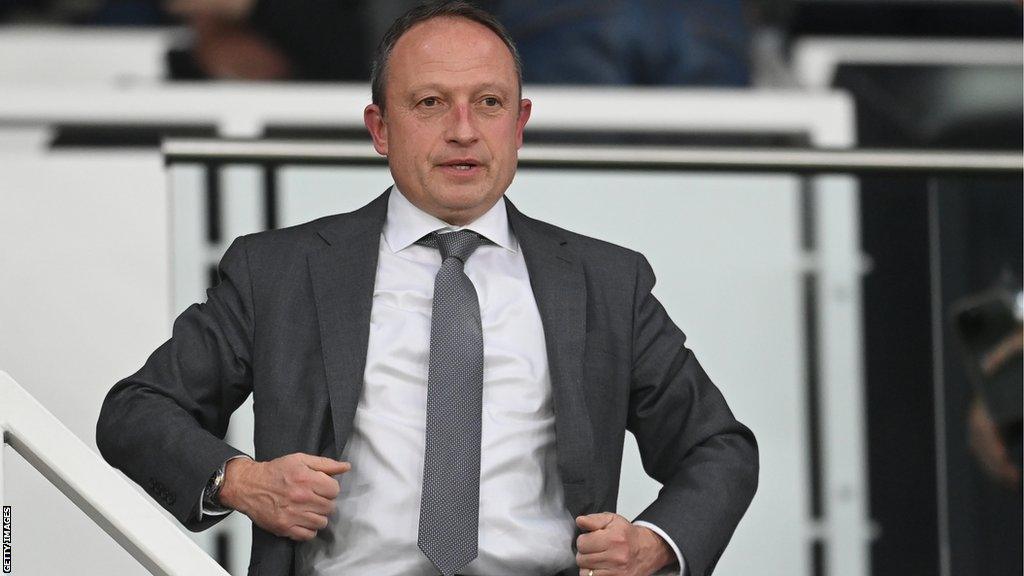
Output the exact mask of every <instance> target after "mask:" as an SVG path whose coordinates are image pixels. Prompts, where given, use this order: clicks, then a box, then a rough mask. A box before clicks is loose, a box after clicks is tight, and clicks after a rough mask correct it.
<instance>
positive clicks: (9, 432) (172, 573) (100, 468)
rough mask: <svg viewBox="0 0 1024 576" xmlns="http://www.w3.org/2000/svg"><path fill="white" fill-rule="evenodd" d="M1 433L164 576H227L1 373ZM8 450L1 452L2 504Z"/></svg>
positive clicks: (97, 456)
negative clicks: (4, 455)
mask: <svg viewBox="0 0 1024 576" xmlns="http://www.w3.org/2000/svg"><path fill="white" fill-rule="evenodd" d="M0 430H2V432H3V439H4V444H7V445H10V446H11V448H13V449H14V450H15V451H16V452H17V453H18V454H20V455H21V456H22V457H23V458H24V459H25V460H26V461H27V462H28V463H29V464H31V465H32V467H33V468H35V469H36V470H38V471H39V472H40V474H42V475H43V476H44V477H45V478H46V479H47V480H49V481H50V482H51V483H52V484H53V485H54V486H56V487H57V489H58V490H60V491H61V492H63V493H64V495H65V496H67V497H68V499H70V500H71V502H73V503H74V504H75V506H77V507H78V508H79V509H81V510H82V511H83V512H85V514H86V515H87V516H88V517H89V518H90V519H91V520H92V521H93V522H95V523H96V525H97V526H99V527H100V528H102V529H103V530H104V531H105V532H106V533H107V534H109V535H110V537H111V538H113V539H114V540H115V541H116V542H117V543H118V544H119V545H120V546H121V547H122V548H124V549H125V550H127V551H128V553H129V554H131V555H132V556H133V557H134V558H135V559H136V560H138V561H139V563H140V564H142V565H143V566H145V567H146V569H148V570H149V571H150V572H151V573H152V574H156V575H158V576H227V572H225V571H224V570H223V569H222V568H221V567H220V566H218V565H217V563H216V562H214V561H213V559H212V558H210V557H209V556H208V555H207V554H206V552H204V551H203V549H202V548H200V547H199V546H198V545H196V544H195V543H194V542H192V540H190V539H189V538H188V536H186V535H185V533H183V532H182V531H181V529H179V528H178V527H177V526H176V525H175V524H174V523H173V522H171V521H170V520H168V519H167V518H165V517H164V516H163V515H161V514H160V512H159V511H158V509H157V508H156V507H155V506H154V505H153V503H151V502H149V501H147V500H146V499H145V498H144V497H143V496H142V494H140V493H139V492H138V491H136V489H135V488H134V487H132V485H131V484H130V483H129V482H128V481H127V480H125V479H124V478H123V477H122V476H121V475H119V474H118V473H117V472H116V471H115V470H114V469H113V468H111V467H110V466H109V465H108V464H107V463H106V462H104V461H103V459H102V458H100V457H99V455H97V454H96V453H95V452H93V451H92V450H90V449H89V447H88V446H86V444H85V443H84V442H82V441H81V440H80V439H79V438H78V437H77V436H75V435H74V433H72V432H71V430H69V429H68V428H67V427H66V426H64V425H63V424H61V423H60V421H59V420H57V418H56V417H55V416H54V415H53V414H51V413H50V412H49V411H48V410H47V409H46V408H44V407H43V405H42V404H40V403H39V402H38V401H36V399H35V398H33V397H32V396H31V395H29V393H28V392H26V391H25V389H23V388H22V387H21V386H19V385H18V383H17V382H15V381H14V379H13V378H11V377H10V376H9V375H8V374H7V373H6V372H3V371H0ZM3 502H4V492H3V450H0V504H2V503H3Z"/></svg>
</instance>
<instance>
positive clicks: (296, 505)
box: [218, 452, 352, 540]
mask: <svg viewBox="0 0 1024 576" xmlns="http://www.w3.org/2000/svg"><path fill="white" fill-rule="evenodd" d="M351 469H352V465H351V464H350V463H348V462H340V461H338V460H332V459H331V458H325V457H323V456H312V455H310V454H302V453H298V452H297V453H295V454H288V455H287V456H281V457H280V458H276V459H274V460H271V461H269V462H256V461H255V460H250V459H248V458H236V459H234V460H231V461H230V462H228V464H227V468H225V470H224V486H223V487H222V488H221V490H220V494H219V497H218V499H219V500H220V502H221V504H223V505H225V506H227V507H229V508H232V509H234V510H238V511H239V512H241V513H243V514H245V515H246V516H248V517H249V518H251V519H252V521H253V522H255V523H256V525H257V526H259V527H260V528H263V529H264V530H266V531H268V532H271V533H273V534H276V535H278V536H286V537H288V538H291V539H293V540H312V539H313V538H314V537H315V536H316V532H317V530H321V529H323V528H326V527H327V517H328V516H329V515H330V514H331V512H332V511H333V510H334V498H335V497H337V496H338V492H339V491H340V490H341V486H340V484H339V481H338V480H336V479H334V478H332V476H337V475H339V474H344V473H345V472H348V471H349V470H351Z"/></svg>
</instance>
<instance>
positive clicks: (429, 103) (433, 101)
mask: <svg viewBox="0 0 1024 576" xmlns="http://www.w3.org/2000/svg"><path fill="white" fill-rule="evenodd" d="M420 104H422V105H424V106H426V107H427V108H433V107H434V106H437V98H434V97H433V96H431V97H428V98H424V99H423V100H420Z"/></svg>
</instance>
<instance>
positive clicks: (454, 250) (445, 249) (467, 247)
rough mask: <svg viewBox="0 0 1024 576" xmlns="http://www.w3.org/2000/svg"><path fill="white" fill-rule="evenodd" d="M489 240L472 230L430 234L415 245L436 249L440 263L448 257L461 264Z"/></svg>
mask: <svg viewBox="0 0 1024 576" xmlns="http://www.w3.org/2000/svg"><path fill="white" fill-rule="evenodd" d="M488 242H489V240H487V238H484V237H483V236H481V235H479V234H477V233H476V232H473V231H472V230H457V231H455V232H448V233H445V234H438V233H437V232H431V233H430V234H427V235H426V236H424V237H423V238H421V239H420V240H418V241H417V242H416V243H417V244H422V245H423V246H430V247H431V248H437V249H438V250H439V251H440V252H441V261H442V262H443V261H445V260H447V259H448V258H449V257H454V258H458V259H459V260H460V261H462V263H463V264H465V263H466V260H468V259H469V257H470V256H471V255H472V254H473V251H474V250H476V249H477V248H478V247H479V246H481V245H483V244H486V243H488Z"/></svg>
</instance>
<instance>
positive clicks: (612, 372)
mask: <svg viewBox="0 0 1024 576" xmlns="http://www.w3.org/2000/svg"><path fill="white" fill-rule="evenodd" d="M505 201H506V202H508V200H507V199H506V200H505ZM507 208H508V218H509V222H510V223H511V225H512V228H513V230H514V232H515V234H516V236H517V238H518V239H519V243H520V246H521V247H522V250H523V255H524V257H525V259H526V264H527V269H528V270H529V273H530V283H531V284H532V286H533V292H534V295H535V297H536V300H537V306H538V308H539V309H540V315H541V319H542V322H543V325H544V337H545V341H546V344H547V352H548V361H549V368H550V372H551V386H552V395H553V403H554V411H555V428H556V444H557V452H558V470H559V473H560V475H561V481H562V484H563V486H564V488H565V502H566V507H567V508H568V510H569V512H570V513H571V514H572V515H573V516H576V515H579V514H589V513H594V512H599V511H614V510H615V506H616V500H617V497H618V488H619V472H620V466H621V461H622V445H623V438H624V435H625V431H626V430H627V429H628V430H630V431H632V432H633V434H634V435H635V436H636V439H637V442H638V444H639V446H640V455H641V457H642V460H643V465H644V470H645V471H646V472H647V473H648V474H649V475H650V476H651V477H653V478H655V479H656V480H658V481H659V482H661V483H662V484H664V487H663V488H662V489H661V491H660V493H659V495H658V498H657V499H656V500H655V501H654V502H653V503H652V504H651V505H650V506H649V507H648V508H647V509H646V510H644V512H643V513H641V514H640V516H639V517H638V518H637V519H641V520H646V521H649V522H651V523H653V524H655V525H657V526H659V527H660V528H662V529H663V530H665V532H667V533H668V534H669V536H671V537H672V539H673V540H674V541H675V543H676V544H677V545H678V546H679V548H680V550H681V551H682V553H683V555H684V557H685V559H686V562H687V566H688V569H689V571H690V574H692V575H694V576H705V575H707V574H710V573H711V571H712V570H713V569H714V566H715V563H716V562H717V561H718V558H719V556H720V555H721V554H722V550H724V548H725V546H726V544H727V543H728V541H729V538H730V537H731V536H732V533H733V530H734V529H735V528H736V525H737V523H738V522H739V520H740V518H741V517H742V515H743V513H744V512H745V511H746V509H747V506H748V505H749V503H750V500H751V498H752V497H753V495H754V491H755V490H756V487H757V475H758V454H757V444H756V442H755V440H754V436H753V434H752V433H751V432H750V430H749V429H747V427H745V426H744V425H743V424H741V423H739V422H738V421H737V420H736V419H735V418H734V417H733V415H732V413H731V412H730V410H729V407H728V406H727V405H726V402H725V400H724V399H723V397H722V395H721V393H720V392H719V390H718V388H716V387H715V385H714V384H712V382H711V380H710V379H708V376H707V375H706V374H705V373H704V370H703V369H702V368H701V366H700V364H698V362H697V359H696V358H694V356H693V354H692V353H691V352H690V350H688V349H687V348H686V347H685V346H684V341H685V336H684V335H683V333H682V332H681V331H680V330H679V329H678V328H677V327H676V326H675V324H673V323H672V321H671V320H670V319H669V317H668V315H666V313H665V310H664V308H663V307H662V306H661V304H660V303H659V302H658V301H657V300H656V299H655V298H654V296H653V295H652V294H651V288H652V287H653V286H654V274H653V272H652V271H651V268H650V265H649V264H648V263H647V260H646V259H645V258H644V257H643V256H642V255H640V254H639V253H637V252H633V251H631V250H627V249H624V248H621V247H618V246H615V245H612V244H608V243H606V242H602V241H599V240H595V239H593V238H588V237H585V236H581V235H579V234H574V233H572V232H568V231H566V230H562V229H560V228H557V227H555V226H551V225H549V224H546V223H544V222H540V221H538V220H534V219H532V218H528V217H526V216H524V215H523V214H522V213H520V212H519V211H518V210H516V208H515V207H514V206H513V205H512V203H511V202H508V204H507ZM386 213H387V193H385V194H384V195H382V196H380V197H378V198H377V199H376V200H374V201H373V202H371V203H370V204H368V205H366V206H364V207H363V208H361V209H359V210H356V211H355V212H351V213H347V214H339V215H335V216H328V217H326V218H321V219H319V220H315V221H313V222H309V223H306V224H302V225H300V226H295V227H292V228H286V229H282V230H275V231H268V232H261V233H258V234H253V235H249V236H243V237H240V238H238V239H237V240H235V241H234V242H233V243H232V244H231V246H230V248H228V250H227V252H226V253H225V254H224V257H223V259H222V261H221V264H220V283H219V284H218V285H217V286H216V287H215V288H211V289H210V290H209V291H208V294H207V296H208V298H207V301H206V303H205V304H195V305H192V306H191V307H189V308H188V309H187V310H185V311H184V312H183V313H182V314H181V315H180V316H179V317H178V318H177V319H176V320H175V322H174V329H173V335H172V337H171V339H170V340H168V341H167V342H165V343H164V344H163V345H162V346H160V347H159V348H158V349H157V350H156V351H155V352H154V353H153V354H152V356H150V357H149V359H148V360H147V361H146V364H145V366H143V367H142V369H140V370H139V371H138V372H136V373H135V374H133V375H132V376H130V377H128V378H126V379H124V380H122V381H120V382H118V383H117V384H116V385H115V386H114V387H113V388H112V389H111V390H110V392H109V393H108V394H107V397H106V399H105V400H104V402H103V408H102V410H101V413H100V417H99V422H98V424H97V429H96V442H97V444H98V445H99V449H100V452H101V453H102V454H103V457H104V458H106V459H107V461H108V462H110V463H111V464H112V465H113V466H115V467H117V468H119V469H121V470H122V471H124V473H125V474H127V475H128V476H129V477H130V478H132V479H133V480H134V481H135V482H137V483H139V484H140V485H142V486H143V487H144V488H146V489H147V490H148V492H149V493H150V494H151V495H152V496H153V497H154V498H155V499H156V500H157V501H159V502H160V503H161V504H162V505H163V506H164V507H165V508H166V509H167V510H169V511H170V512H171V513H172V514H173V515H174V516H175V518H177V519H178V520H179V521H181V522H182V523H183V524H184V525H185V526H187V527H188V528H189V529H191V530H195V531H198V530H203V529H205V528H208V527H209V526H211V525H213V524H214V523H216V522H218V521H220V520H221V519H223V516H207V517H205V518H204V519H203V520H202V521H201V522H200V521H197V512H198V504H199V496H200V494H201V493H202V490H203V488H204V486H205V484H206V481H207V479H208V478H209V477H210V476H211V474H212V473H213V472H214V471H215V470H216V469H217V468H218V467H219V466H220V465H221V463H223V462H224V461H225V460H226V459H227V458H229V457H231V456H234V455H237V454H240V452H239V451H238V450H236V449H234V448H232V447H231V446H229V445H228V444H226V443H225V442H224V441H223V438H224V433H225V431H226V430H227V427H228V418H229V417H230V416H231V413H232V412H233V411H234V410H235V409H236V408H237V407H238V406H239V404H241V403H242V401H243V400H244V399H245V398H246V396H248V395H249V394H250V393H252V394H253V399H254V411H255V443H256V453H255V457H256V459H257V460H261V461H262V460H270V459H273V458H277V457H278V456H283V455H286V454H290V453H293V452H306V453H310V454H321V455H325V456H330V457H337V456H338V454H340V453H341V450H342V448H343V447H344V446H345V442H346V440H347V439H348V437H349V434H350V432H351V430H352V419H353V416H354V414H355V411H356V406H357V404H358V401H359V393H360V388H361V386H362V381H363V369H364V365H365V361H366V348H367V339H368V335H369V319H370V308H371V305H372V299H373V284H374V277H375V272H376V268H377V251H378V245H379V242H380V233H381V228H382V226H383V224H384V218H385V215H386ZM696 305H699V304H696ZM331 435H333V437H332V436H331ZM332 441H333V442H332ZM331 445H333V446H334V447H337V448H336V450H335V451H334V452H333V453H327V452H328V451H329V450H328V448H327V447H328V446H331ZM294 548H295V543H294V542H293V541H291V540H289V539H287V538H280V537H277V536H274V535H272V534H270V533H269V532H266V531H264V530H262V529H260V528H259V527H257V526H255V525H254V526H253V547H252V559H251V564H250V574H260V575H261V576H267V575H274V576H276V575H279V574H281V575H283V574H292V573H293V572H294V564H293V559H294ZM565 573H566V574H577V573H578V572H577V569H575V567H568V568H567V570H566V572H565Z"/></svg>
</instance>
